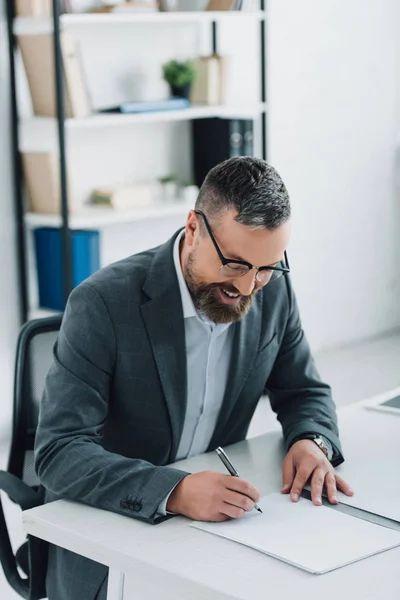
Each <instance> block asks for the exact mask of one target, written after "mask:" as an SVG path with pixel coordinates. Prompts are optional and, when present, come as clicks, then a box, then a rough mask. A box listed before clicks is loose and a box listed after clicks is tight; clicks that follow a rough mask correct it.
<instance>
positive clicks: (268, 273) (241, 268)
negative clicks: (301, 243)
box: [194, 210, 290, 284]
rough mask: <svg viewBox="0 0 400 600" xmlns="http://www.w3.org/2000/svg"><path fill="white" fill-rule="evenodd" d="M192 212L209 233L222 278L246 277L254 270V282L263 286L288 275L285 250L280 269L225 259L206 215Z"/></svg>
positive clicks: (199, 211)
mask: <svg viewBox="0 0 400 600" xmlns="http://www.w3.org/2000/svg"><path fill="white" fill-rule="evenodd" d="M194 212H195V213H196V214H197V215H200V216H201V217H202V218H203V221H204V224H205V226H206V228H207V231H208V233H209V236H210V238H211V241H212V243H213V244H214V248H215V249H216V251H217V254H218V256H219V259H220V261H221V263H222V265H221V267H220V272H221V275H222V276H223V277H231V278H233V277H242V276H243V275H246V273H248V272H249V271H251V269H255V270H256V280H257V281H258V283H263V284H265V283H269V282H270V281H275V280H276V279H278V278H279V277H281V276H282V275H286V274H287V273H290V267H289V261H288V257H287V253H286V250H285V253H284V260H283V261H282V262H281V264H284V266H282V267H278V266H267V267H255V266H254V265H252V264H250V263H248V262H246V261H245V260H234V259H232V258H229V259H228V258H225V256H224V255H223V254H222V252H221V250H220V249H219V246H218V244H217V241H216V239H215V237H214V234H213V232H212V229H211V226H210V224H209V222H208V221H207V217H206V215H205V214H204V213H203V212H202V211H201V210H195V211H194Z"/></svg>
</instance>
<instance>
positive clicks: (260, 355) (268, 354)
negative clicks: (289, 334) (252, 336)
mask: <svg viewBox="0 0 400 600" xmlns="http://www.w3.org/2000/svg"><path fill="white" fill-rule="evenodd" d="M277 350H278V336H277V334H276V333H274V335H273V336H272V338H271V339H270V340H269V342H267V343H266V344H265V345H264V346H262V348H261V350H259V351H258V352H257V355H256V359H255V362H254V368H255V367H258V366H259V365H261V364H263V363H266V362H268V361H269V360H271V359H272V357H274V355H276V354H277Z"/></svg>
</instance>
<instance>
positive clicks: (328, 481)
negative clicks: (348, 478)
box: [325, 471, 339, 504]
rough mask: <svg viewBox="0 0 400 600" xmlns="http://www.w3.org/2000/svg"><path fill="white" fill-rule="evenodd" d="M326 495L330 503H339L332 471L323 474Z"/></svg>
mask: <svg viewBox="0 0 400 600" xmlns="http://www.w3.org/2000/svg"><path fill="white" fill-rule="evenodd" d="M325 487H326V495H327V496H328V500H329V502H330V503H331V504H339V500H338V497H337V490H336V477H335V472H334V471H328V472H327V473H326V475H325Z"/></svg>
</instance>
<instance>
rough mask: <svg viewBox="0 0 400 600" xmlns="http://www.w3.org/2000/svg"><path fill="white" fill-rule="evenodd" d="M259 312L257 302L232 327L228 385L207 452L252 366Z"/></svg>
mask: <svg viewBox="0 0 400 600" xmlns="http://www.w3.org/2000/svg"><path fill="white" fill-rule="evenodd" d="M260 319H261V311H260V307H259V305H258V303H257V301H255V302H254V304H253V306H252V308H251V310H250V312H249V313H248V314H247V315H246V317H244V319H242V321H239V322H238V323H236V324H235V325H233V327H235V333H234V338H233V344H232V357H231V363H230V367H229V374H228V383H227V386H226V390H225V394H224V399H223V402H222V406H221V410H220V412H219V416H218V420H217V425H216V427H215V431H214V434H213V436H212V438H211V441H210V444H209V446H208V449H209V450H212V449H214V448H215V447H216V446H217V445H218V440H219V439H220V437H221V433H222V431H223V430H224V427H225V425H226V423H227V421H228V419H229V417H230V415H231V412H232V410H233V407H234V406H235V403H236V401H237V399H238V396H239V394H240V391H241V389H242V387H243V385H244V382H245V380H246V378H247V375H248V373H249V371H250V369H251V367H252V366H253V365H254V361H255V358H256V354H257V349H258V346H259V341H260V333H261V323H260Z"/></svg>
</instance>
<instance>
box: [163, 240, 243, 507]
mask: <svg viewBox="0 0 400 600" xmlns="http://www.w3.org/2000/svg"><path fill="white" fill-rule="evenodd" d="M181 239H182V237H181V236H179V235H178V237H177V239H176V241H175V244H174V264H175V269H176V274H177V277H178V283H179V290H180V294H181V299H182V307H183V318H184V321H185V344H186V363H187V405H186V414H185V421H184V424H183V430H182V437H181V440H180V443H179V447H178V452H177V456H176V459H177V460H181V459H184V458H187V457H188V456H194V455H197V454H201V453H202V452H205V451H206V450H207V448H208V445H209V443H210V440H211V437H212V435H213V433H214V429H215V426H216V424H217V419H218V415H219V411H220V409H221V405H222V401H223V398H224V393H225V388H226V383H227V379H228V369H229V364H230V359H231V353H232V343H233V333H234V329H233V327H230V324H229V323H228V324H225V323H224V324H219V325H216V324H215V323H213V322H212V321H210V320H209V319H207V317H206V316H205V315H203V314H201V313H200V312H198V311H197V310H196V308H195V306H194V304H193V301H192V298H191V296H190V293H189V290H188V288H187V285H186V282H185V279H184V276H183V273H182V268H181V262H180V252H179V244H180V241H181ZM171 492H172V490H171ZM171 492H170V493H171ZM169 496H170V494H168V496H167V497H166V498H165V499H164V501H163V502H162V503H161V504H160V506H159V507H158V513H159V514H163V515H165V514H166V504H167V501H168V498H169Z"/></svg>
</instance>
